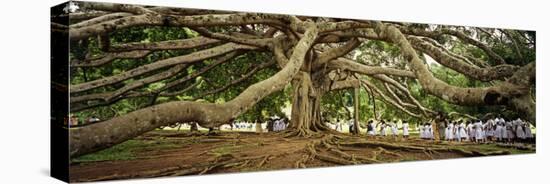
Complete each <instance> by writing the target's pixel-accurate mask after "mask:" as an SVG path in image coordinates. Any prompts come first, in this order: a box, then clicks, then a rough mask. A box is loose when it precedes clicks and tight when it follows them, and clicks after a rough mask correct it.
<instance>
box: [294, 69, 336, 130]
mask: <svg viewBox="0 0 550 184" xmlns="http://www.w3.org/2000/svg"><path fill="white" fill-rule="evenodd" d="M292 86H293V87H294V91H293V93H292V94H293V97H292V112H291V116H290V117H291V125H290V130H291V135H296V136H310V135H311V134H312V133H313V132H320V131H326V130H328V127H326V126H325V125H324V124H323V123H322V122H323V121H322V117H321V97H322V95H323V93H324V92H323V90H322V89H321V88H316V87H314V85H313V82H312V80H311V75H310V74H309V73H306V72H300V74H299V75H297V77H296V79H294V80H293V82H292Z"/></svg>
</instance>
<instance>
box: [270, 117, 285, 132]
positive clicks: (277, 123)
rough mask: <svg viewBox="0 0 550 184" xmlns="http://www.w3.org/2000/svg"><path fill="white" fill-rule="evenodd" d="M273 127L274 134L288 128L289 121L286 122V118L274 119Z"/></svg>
mask: <svg viewBox="0 0 550 184" xmlns="http://www.w3.org/2000/svg"><path fill="white" fill-rule="evenodd" d="M272 126H273V131H274V132H278V131H282V130H285V129H286V127H287V126H288V121H285V118H280V119H274V120H273V125H272Z"/></svg>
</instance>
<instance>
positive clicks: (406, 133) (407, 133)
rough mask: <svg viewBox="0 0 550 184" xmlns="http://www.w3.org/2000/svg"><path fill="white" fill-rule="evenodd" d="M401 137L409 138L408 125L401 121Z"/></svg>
mask: <svg viewBox="0 0 550 184" xmlns="http://www.w3.org/2000/svg"><path fill="white" fill-rule="evenodd" d="M403 137H404V138H405V139H408V138H409V123H408V122H407V121H403Z"/></svg>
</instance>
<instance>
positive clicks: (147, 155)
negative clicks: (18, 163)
mask: <svg viewBox="0 0 550 184" xmlns="http://www.w3.org/2000/svg"><path fill="white" fill-rule="evenodd" d="M535 151H536V148H535V146H534V145H533V144H527V145H525V144H521V145H513V146H510V145H502V144H472V143H469V142H465V143H448V142H438V143H436V142H433V141H426V140H420V139H417V138H411V139H409V140H403V139H401V138H398V139H394V138H391V137H385V138H382V137H378V138H369V139H367V138H366V137H364V136H349V135H318V136H312V137H311V138H299V137H289V138H284V136H282V135H281V134H276V133H253V132H222V133H219V134H218V135H209V136H206V135H204V134H201V135H196V134H191V133H189V132H175V131H153V132H149V133H147V134H145V135H143V136H140V137H137V138H135V139H133V140H130V141H127V142H125V143H122V144H120V145H117V146H115V147H112V148H109V149H107V150H104V151H101V152H98V153H93V154H89V155H85V156H82V157H79V158H76V159H73V160H72V164H71V166H70V179H71V181H72V182H84V181H98V180H110V179H129V178H148V177H160V176H181V175H201V174H210V173H231V172H247V171H267V170H279V169H292V168H312V167H327V166H339V165H352V164H371V163H389V162H402V161H414V160H433V159H448V158H461V157H472V156H488V155H506V154H522V153H535Z"/></svg>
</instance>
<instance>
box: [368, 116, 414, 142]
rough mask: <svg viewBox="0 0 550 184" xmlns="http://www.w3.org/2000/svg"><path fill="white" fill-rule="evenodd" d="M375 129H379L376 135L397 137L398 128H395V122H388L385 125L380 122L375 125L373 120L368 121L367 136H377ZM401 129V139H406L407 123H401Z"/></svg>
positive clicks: (384, 122)
mask: <svg viewBox="0 0 550 184" xmlns="http://www.w3.org/2000/svg"><path fill="white" fill-rule="evenodd" d="M376 127H379V132H378V133H379V134H380V135H381V136H386V135H391V136H393V137H397V136H398V135H399V128H398V127H397V121H388V123H386V121H385V120H381V121H380V122H378V123H377V124H375V123H374V121H373V120H369V121H368V123H367V135H369V136H376V135H377V132H376ZM401 129H402V130H403V137H404V138H408V137H409V123H408V122H407V121H403V122H402V125H401Z"/></svg>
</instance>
